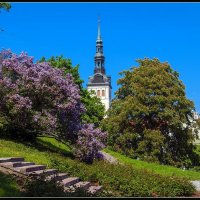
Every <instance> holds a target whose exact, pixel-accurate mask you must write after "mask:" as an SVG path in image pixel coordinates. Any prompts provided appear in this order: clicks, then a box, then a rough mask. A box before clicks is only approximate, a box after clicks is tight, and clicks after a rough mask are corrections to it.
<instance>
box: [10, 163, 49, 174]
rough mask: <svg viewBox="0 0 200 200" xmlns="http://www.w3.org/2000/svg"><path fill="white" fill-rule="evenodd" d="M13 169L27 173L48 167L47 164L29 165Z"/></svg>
mask: <svg viewBox="0 0 200 200" xmlns="http://www.w3.org/2000/svg"><path fill="white" fill-rule="evenodd" d="M13 169H14V170H16V171H18V172H21V173H26V172H33V171H38V170H44V169H46V166H45V165H29V166H24V167H14V168H13Z"/></svg>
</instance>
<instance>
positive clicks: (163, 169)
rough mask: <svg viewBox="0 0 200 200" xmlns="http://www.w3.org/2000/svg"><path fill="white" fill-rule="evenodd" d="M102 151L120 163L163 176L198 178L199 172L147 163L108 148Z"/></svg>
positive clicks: (199, 176)
mask: <svg viewBox="0 0 200 200" xmlns="http://www.w3.org/2000/svg"><path fill="white" fill-rule="evenodd" d="M104 151H105V152H106V153H109V154H110V155H112V156H113V157H115V158H117V159H118V160H119V161H120V162H121V163H125V164H130V165H132V166H134V167H135V168H137V169H145V170H149V171H151V172H154V173H157V174H161V175H164V176H178V177H185V178H188V179H190V180H200V172H195V171H190V170H182V169H179V168H176V167H172V166H167V165H159V164H155V163H148V162H145V161H140V160H135V159H132V158H129V157H126V156H125V155H122V154H120V153H117V152H114V151H112V150H109V149H104Z"/></svg>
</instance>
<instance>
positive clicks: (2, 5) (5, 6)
mask: <svg viewBox="0 0 200 200" xmlns="http://www.w3.org/2000/svg"><path fill="white" fill-rule="evenodd" d="M10 8H11V4H10V3H6V2H0V12H1V9H4V10H6V11H9V10H10Z"/></svg>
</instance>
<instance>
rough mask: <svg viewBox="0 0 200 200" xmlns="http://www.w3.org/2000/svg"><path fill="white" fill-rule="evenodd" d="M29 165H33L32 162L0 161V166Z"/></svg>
mask: <svg viewBox="0 0 200 200" xmlns="http://www.w3.org/2000/svg"><path fill="white" fill-rule="evenodd" d="M29 165H35V163H33V162H4V163H1V166H4V167H8V168H13V167H23V166H29Z"/></svg>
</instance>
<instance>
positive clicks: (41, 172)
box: [25, 169, 58, 176]
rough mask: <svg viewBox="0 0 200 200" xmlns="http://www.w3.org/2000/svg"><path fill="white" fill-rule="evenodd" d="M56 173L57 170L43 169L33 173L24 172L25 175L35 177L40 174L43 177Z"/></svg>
mask: <svg viewBox="0 0 200 200" xmlns="http://www.w3.org/2000/svg"><path fill="white" fill-rule="evenodd" d="M57 172H58V170H57V169H45V170H37V171H33V172H26V173H25V174H26V175H35V176H40V175H42V174H44V175H53V174H56V173H57Z"/></svg>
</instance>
